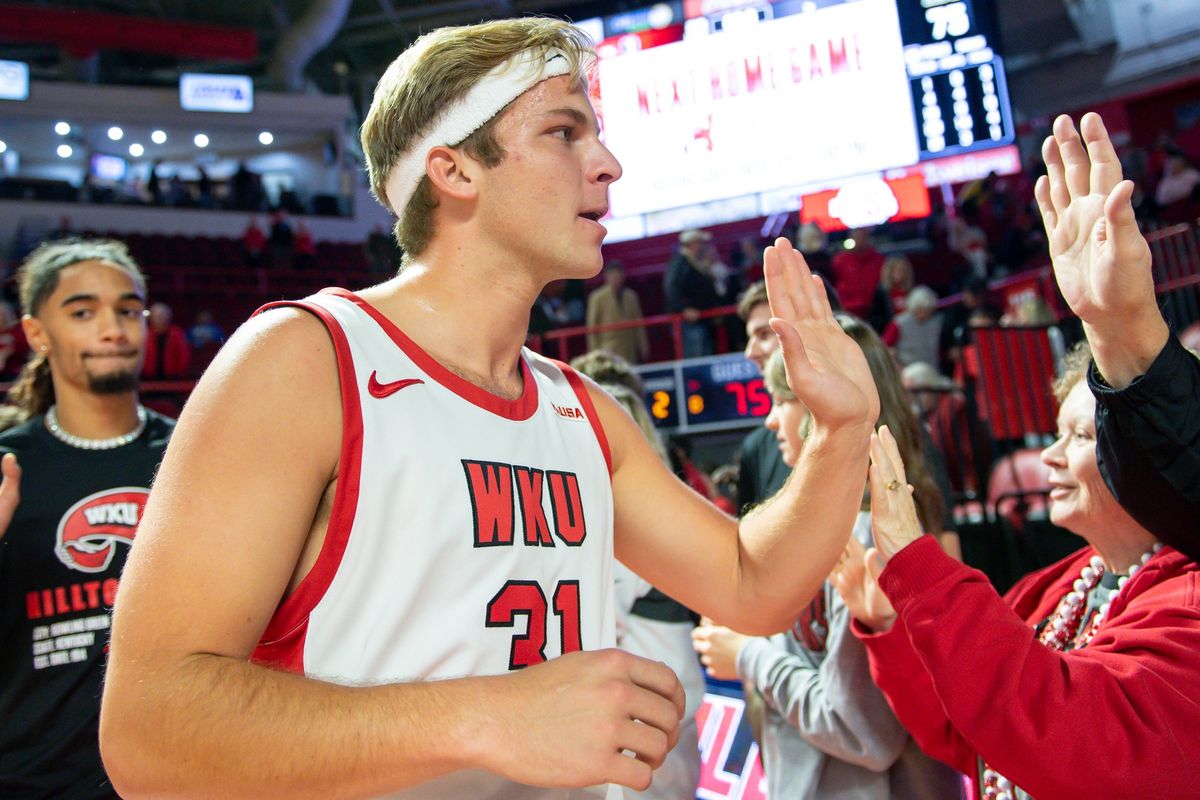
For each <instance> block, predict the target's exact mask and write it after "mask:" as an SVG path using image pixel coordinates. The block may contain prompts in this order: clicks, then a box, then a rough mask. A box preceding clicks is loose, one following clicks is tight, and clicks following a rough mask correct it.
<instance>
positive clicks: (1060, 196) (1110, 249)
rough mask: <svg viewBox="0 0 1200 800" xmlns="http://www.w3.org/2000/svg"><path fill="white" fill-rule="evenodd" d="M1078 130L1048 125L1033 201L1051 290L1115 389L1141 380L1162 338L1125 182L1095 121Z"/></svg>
mask: <svg viewBox="0 0 1200 800" xmlns="http://www.w3.org/2000/svg"><path fill="white" fill-rule="evenodd" d="M1079 128H1080V130H1079V131H1077V130H1076V129H1075V125H1074V124H1073V123H1072V122H1071V118H1070V117H1068V116H1066V115H1063V116H1060V117H1058V118H1057V119H1056V120H1054V135H1053V136H1050V137H1048V138H1047V139H1046V141H1045V142H1044V143H1043V144H1042V157H1043V159H1045V162H1046V175H1044V176H1042V177H1040V178H1038V181H1037V184H1036V186H1035V187H1034V195H1035V196H1036V198H1037V202H1038V208H1039V209H1040V210H1041V213H1042V222H1043V223H1044V224H1045V226H1046V236H1047V238H1048V239H1049V242H1050V258H1051V261H1052V262H1053V264H1054V277H1055V279H1057V281H1058V286H1059V289H1061V290H1062V293H1063V297H1064V298H1065V299H1066V301H1067V304H1068V305H1069V306H1070V307H1071V310H1072V311H1074V312H1075V313H1076V314H1077V315H1078V316H1079V318H1080V319H1081V320H1083V324H1084V330H1085V333H1086V334H1087V338H1088V342H1089V343H1090V344H1091V346H1092V355H1093V357H1094V358H1095V360H1096V367H1097V369H1099V370H1100V374H1102V375H1103V376H1104V377H1105V379H1106V380H1107V381H1108V382H1109V384H1110V385H1112V386H1113V387H1114V388H1122V387H1124V386H1126V385H1128V384H1129V383H1130V382H1131V381H1132V380H1133V379H1134V378H1136V377H1137V376H1139V375H1142V374H1143V373H1145V371H1146V369H1147V368H1148V367H1149V366H1150V364H1151V363H1152V362H1153V361H1154V358H1155V356H1157V355H1158V353H1159V352H1160V351H1161V350H1162V348H1163V346H1164V345H1165V344H1166V342H1167V336H1168V335H1169V332H1168V329H1167V325H1166V323H1165V322H1163V318H1162V314H1161V313H1160V312H1159V310H1158V304H1157V302H1156V301H1155V295H1154V276H1153V274H1152V273H1151V269H1150V246H1149V245H1148V244H1147V242H1146V238H1145V237H1144V236H1142V234H1141V231H1139V230H1138V225H1137V220H1136V219H1135V218H1134V214H1133V205H1132V203H1131V200H1130V198H1131V197H1132V196H1133V182H1132V181H1127V180H1122V176H1121V163H1120V161H1119V160H1118V159H1117V154H1116V151H1115V150H1114V149H1113V145H1112V140H1111V139H1109V136H1108V131H1107V130H1105V128H1104V122H1103V121H1102V120H1101V119H1100V115H1099V114H1095V113H1088V114H1084V116H1083V118H1082V119H1081V120H1080V124H1079ZM1080 132H1082V137H1081V136H1080Z"/></svg>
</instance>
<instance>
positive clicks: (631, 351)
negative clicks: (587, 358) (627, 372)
mask: <svg viewBox="0 0 1200 800" xmlns="http://www.w3.org/2000/svg"><path fill="white" fill-rule="evenodd" d="M603 275H604V284H603V285H602V286H599V287H598V288H596V289H595V290H594V291H593V292H592V293H591V295H589V296H588V300H587V326H588V327H589V328H592V327H595V326H597V325H610V324H612V323H615V322H629V321H631V320H638V319H641V318H642V305H641V303H640V302H639V301H638V296H637V292H635V291H634V290H633V289H630V288H629V287H628V286H626V285H625V266H624V265H623V264H622V263H621V262H620V261H609V262H607V263H606V264H605V265H604V270H603ZM587 343H588V349H589V350H607V351H608V352H610V353H613V354H615V355H618V356H620V357H621V358H623V359H625V360H626V361H628V362H629V363H630V364H636V363H638V362H639V361H644V360H645V358H646V356H647V354H648V353H649V352H650V342H649V339H648V338H647V337H646V329H645V328H624V329H622V330H616V331H599V332H589V333H588V335H587Z"/></svg>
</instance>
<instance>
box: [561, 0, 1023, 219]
mask: <svg viewBox="0 0 1200 800" xmlns="http://www.w3.org/2000/svg"><path fill="white" fill-rule="evenodd" d="M580 25H581V26H582V27H584V28H585V29H586V30H588V31H589V32H590V33H592V35H593V37H594V38H596V39H597V42H598V47H597V52H598V54H599V56H600V61H599V64H598V67H597V81H596V87H595V90H596V91H597V93H598V111H599V112H600V114H601V117H602V123H603V126H604V135H605V141H606V143H607V144H608V145H609V147H610V148H611V149H612V150H613V152H614V153H615V154H616V155H617V157H618V158H619V159H620V160H621V162H622V164H623V165H624V166H625V168H626V169H625V174H624V176H623V177H622V179H621V180H620V181H618V182H617V183H616V184H614V185H613V188H612V190H611V195H610V201H611V204H612V217H613V219H612V222H614V223H615V224H614V225H610V226H609V228H610V231H614V232H615V233H617V234H618V236H621V235H622V234H625V233H628V234H629V235H638V234H639V233H640V234H641V235H650V234H653V233H656V232H661V230H660V229H670V225H671V224H672V223H675V222H679V223H680V224H684V223H687V224H705V223H706V222H708V221H717V220H704V219H700V218H696V217H695V216H692V217H689V216H688V215H687V214H686V213H680V212H679V209H680V208H681V207H684V206H688V207H700V206H703V205H705V204H708V205H709V206H710V207H713V208H717V207H718V206H720V205H721V204H723V205H724V207H725V208H733V207H737V208H738V209H740V210H743V211H744V210H745V209H746V208H747V204H746V203H740V204H739V203H732V202H731V200H732V199H735V198H751V199H756V198H757V200H758V206H759V209H758V210H759V211H760V213H763V214H765V213H771V212H772V211H774V210H779V209H778V208H775V207H774V206H777V205H779V202H780V200H779V198H780V197H781V196H782V197H784V198H790V199H791V200H793V201H794V203H795V207H798V206H799V203H800V199H799V198H800V197H801V196H803V195H805V194H813V193H817V192H820V191H823V190H830V189H836V188H838V187H839V186H840V185H841V182H843V181H844V180H845V179H849V178H854V177H861V176H867V177H875V178H880V179H883V178H896V177H900V176H899V175H896V174H891V173H894V172H896V171H897V170H900V171H903V170H905V169H906V168H908V170H909V171H908V173H906V174H919V175H922V176H923V177H925V178H926V179H928V178H930V177H931V176H934V175H942V174H946V173H947V172H952V171H953V170H951V169H938V168H937V167H938V166H939V162H946V166H950V165H951V164H953V165H955V166H957V167H958V168H959V169H962V168H963V166H964V164H965V165H966V167H967V168H969V167H970V165H972V164H975V163H978V164H981V165H982V164H984V163H989V162H992V163H994V162H995V161H996V159H964V158H960V157H963V156H969V155H971V154H976V153H981V152H982V151H988V150H993V149H995V148H1002V147H1006V146H1007V147H1011V145H1012V143H1013V141H1014V138H1015V136H1014V126H1013V121H1012V112H1011V106H1010V104H1009V100H1008V94H1007V88H1006V85H1005V80H1004V65H1003V60H1002V58H1001V55H1000V52H999V47H998V45H997V41H996V31H995V28H996V26H995V22H994V14H993V9H992V7H991V2H990V0H782V1H781V2H776V3H772V2H769V1H768V0H751V1H750V2H746V1H745V0H676V1H675V2H665V3H658V4H655V5H653V6H650V7H648V8H646V9H644V10H641V11H632V12H625V13H622V14H619V15H615V16H613V17H609V18H605V19H593V20H585V21H583V22H581V23H580ZM1003 163H1005V164H1019V162H1017V161H1016V160H1015V159H1012V158H1006V159H1003ZM923 165H927V166H928V167H929V168H927V169H917V168H918V167H920V166H923ZM786 202H788V201H787V200H786V199H785V201H784V204H785V205H786ZM635 219H641V220H642V221H643V223H644V224H642V225H640V226H639V225H636V224H634V225H631V224H623V223H626V222H627V221H629V220H635ZM626 238H627V237H626Z"/></svg>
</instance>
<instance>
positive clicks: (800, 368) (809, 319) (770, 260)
mask: <svg viewBox="0 0 1200 800" xmlns="http://www.w3.org/2000/svg"><path fill="white" fill-rule="evenodd" d="M763 274H764V276H765V278H766V284H767V298H768V300H769V301H770V304H771V330H773V331H775V334H776V335H777V336H778V337H779V344H780V346H781V347H782V348H783V360H784V364H785V365H786V367H787V379H788V385H789V386H790V387H791V389H792V391H793V392H795V394H796V397H798V398H799V399H800V400H801V402H803V403H804V404H805V405H806V406H807V407H808V409H809V410H810V411H811V412H812V415H813V422H814V424H815V425H817V426H820V427H830V428H836V427H841V426H843V425H847V424H850V425H863V424H865V425H868V426H869V425H872V424H873V423H874V422H875V420H876V419H877V418H878V417H879V394H878V392H876V390H875V381H874V380H873V379H872V378H871V370H870V369H869V368H868V367H867V359H866V357H865V356H864V355H863V353H862V349H861V348H860V347H859V346H858V345H857V344H855V343H854V340H853V339H851V338H850V337H849V336H847V335H846V333H845V332H844V331H843V330H842V328H841V326H840V325H838V323H837V320H835V319H834V317H833V311H832V309H831V308H830V306H829V297H828V295H827V294H826V291H825V284H824V283H822V281H821V279H820V278H817V277H815V276H814V275H813V274H812V272H811V271H809V269H808V265H807V264H805V263H804V257H803V256H801V255H800V253H799V252H798V251H797V250H796V249H795V248H794V247H792V245H791V243H790V242H789V241H788V240H787V239H776V240H775V244H774V245H772V246H770V247H768V248H767V249H766V251H765V252H764V253H763Z"/></svg>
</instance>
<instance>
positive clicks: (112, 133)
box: [108, 125, 125, 142]
mask: <svg viewBox="0 0 1200 800" xmlns="http://www.w3.org/2000/svg"><path fill="white" fill-rule="evenodd" d="M124 135H125V131H123V130H121V129H120V128H118V127H117V126H116V125H113V126H112V127H111V128H109V129H108V138H110V139H112V140H113V141H114V142H119V141H121V137H122V136H124Z"/></svg>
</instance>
